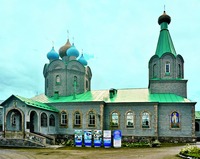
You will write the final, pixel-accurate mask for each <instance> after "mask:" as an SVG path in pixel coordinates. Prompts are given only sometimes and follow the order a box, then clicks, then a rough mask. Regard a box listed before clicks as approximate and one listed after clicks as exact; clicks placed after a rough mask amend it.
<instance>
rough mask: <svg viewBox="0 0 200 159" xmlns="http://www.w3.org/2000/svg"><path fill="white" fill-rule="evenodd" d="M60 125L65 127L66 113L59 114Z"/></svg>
mask: <svg viewBox="0 0 200 159" xmlns="http://www.w3.org/2000/svg"><path fill="white" fill-rule="evenodd" d="M61 125H67V113H66V112H64V111H63V112H61Z"/></svg>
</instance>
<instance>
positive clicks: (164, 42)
mask: <svg viewBox="0 0 200 159" xmlns="http://www.w3.org/2000/svg"><path fill="white" fill-rule="evenodd" d="M167 26H168V24H167V23H166V22H163V23H161V31H160V35H159V39H158V44H157V48H156V53H155V54H156V55H158V57H159V58H160V57H161V56H162V55H163V54H164V53H167V52H168V53H172V54H173V55H174V56H176V51H175V48H174V44H173V42H172V38H171V36H170V33H169V30H168V29H167Z"/></svg>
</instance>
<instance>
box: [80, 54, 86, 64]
mask: <svg viewBox="0 0 200 159" xmlns="http://www.w3.org/2000/svg"><path fill="white" fill-rule="evenodd" d="M78 61H79V62H80V63H81V64H82V65H83V66H87V64H88V63H87V61H86V60H85V58H84V56H83V54H81V57H80V58H79V59H78Z"/></svg>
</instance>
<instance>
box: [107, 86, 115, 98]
mask: <svg viewBox="0 0 200 159" xmlns="http://www.w3.org/2000/svg"><path fill="white" fill-rule="evenodd" d="M109 95H110V98H114V97H115V96H116V95H117V90H116V89H114V88H111V89H110V90H109Z"/></svg>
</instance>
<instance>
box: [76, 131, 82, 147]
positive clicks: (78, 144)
mask: <svg viewBox="0 0 200 159" xmlns="http://www.w3.org/2000/svg"><path fill="white" fill-rule="evenodd" d="M74 136H75V139H74V140H75V145H76V147H82V130H75V132H74Z"/></svg>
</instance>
